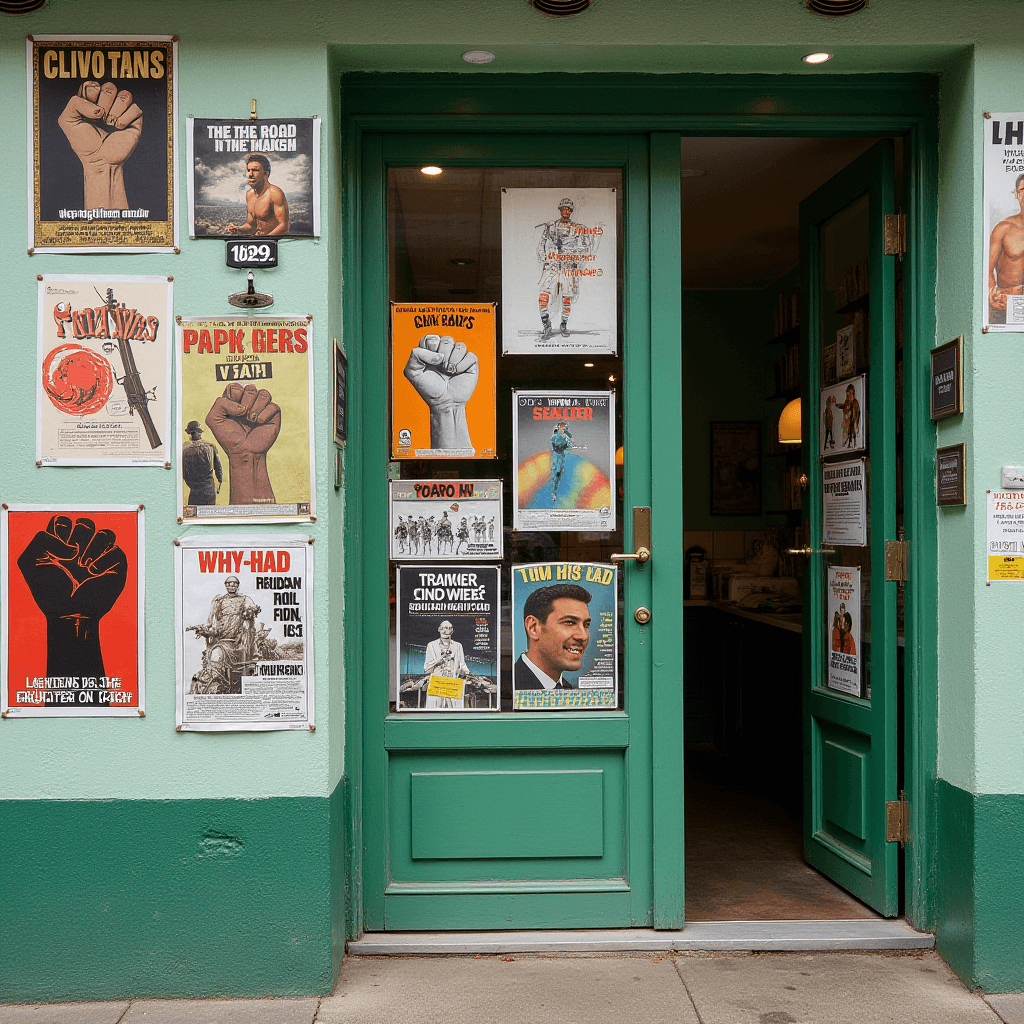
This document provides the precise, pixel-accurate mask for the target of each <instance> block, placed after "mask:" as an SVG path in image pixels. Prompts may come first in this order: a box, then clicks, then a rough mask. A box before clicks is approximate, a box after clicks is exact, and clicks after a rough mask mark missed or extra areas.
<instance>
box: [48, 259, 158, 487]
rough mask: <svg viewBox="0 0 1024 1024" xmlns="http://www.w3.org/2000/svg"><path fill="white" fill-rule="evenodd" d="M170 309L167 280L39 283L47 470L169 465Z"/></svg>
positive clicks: (55, 277)
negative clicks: (55, 468) (63, 467)
mask: <svg viewBox="0 0 1024 1024" xmlns="http://www.w3.org/2000/svg"><path fill="white" fill-rule="evenodd" d="M172 308H173V307H172V300H171V282H170V279H169V278H167V277H130V276H125V275H118V274H111V275H108V276H103V275H98V274H43V275H42V276H41V277H40V278H39V287H38V312H37V321H36V329H37V332H38V352H37V359H38V364H37V366H36V410H37V413H36V461H37V463H38V464H39V465H40V466H159V467H160V468H161V469H163V468H164V467H165V466H168V465H169V463H170V459H171V457H170V454H169V452H170V447H169V446H168V443H167V442H168V438H169V437H170V436H171V341H170V331H171V316H172Z"/></svg>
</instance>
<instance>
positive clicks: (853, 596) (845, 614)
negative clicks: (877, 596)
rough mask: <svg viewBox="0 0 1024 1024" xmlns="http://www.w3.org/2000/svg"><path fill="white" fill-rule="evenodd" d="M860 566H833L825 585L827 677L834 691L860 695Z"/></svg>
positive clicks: (829, 685) (855, 695)
mask: <svg viewBox="0 0 1024 1024" xmlns="http://www.w3.org/2000/svg"><path fill="white" fill-rule="evenodd" d="M860 602H861V592H860V567H859V566H846V565H830V566H829V567H828V584H827V586H826V629H825V636H826V638H827V639H828V645H829V651H828V680H827V685H828V687H829V688H830V689H832V690H839V691H841V692H842V693H849V694H852V695H853V696H854V697H859V696H861V654H860V642H861V636H860V623H861V615H860Z"/></svg>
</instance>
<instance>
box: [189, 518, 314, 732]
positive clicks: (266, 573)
mask: <svg viewBox="0 0 1024 1024" xmlns="http://www.w3.org/2000/svg"><path fill="white" fill-rule="evenodd" d="M175 543H176V547H175V549H174V584H175V586H174V623H175V639H176V647H177V668H178V672H177V713H176V724H177V727H178V729H179V730H180V731H185V732H227V731H237V730H242V731H246V732H253V731H256V732H265V731H270V730H280V729H309V728H311V727H312V726H313V725H314V700H313V697H314V692H313V619H312V613H313V595H312V590H313V545H312V544H310V543H309V540H308V538H306V537H289V536H286V535H283V534H273V535H268V536H260V535H253V534H244V535H239V536H220V537H218V536H210V535H206V536H202V537H182V538H181V539H180V540H179V541H176V542H175Z"/></svg>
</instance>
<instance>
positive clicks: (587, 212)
mask: <svg viewBox="0 0 1024 1024" xmlns="http://www.w3.org/2000/svg"><path fill="white" fill-rule="evenodd" d="M617 194H618V189H614V188H503V189H502V190H501V298H502V313H501V315H502V329H501V351H502V353H503V354H504V355H533V354H543V355H549V354H552V353H556V352H567V353H572V354H581V355H582V354H584V353H606V354H610V355H615V353H616V351H617V349H618V343H617V339H618V282H617V262H616V261H617V258H618V257H617V246H616V244H615V235H616V209H615V202H616V198H617Z"/></svg>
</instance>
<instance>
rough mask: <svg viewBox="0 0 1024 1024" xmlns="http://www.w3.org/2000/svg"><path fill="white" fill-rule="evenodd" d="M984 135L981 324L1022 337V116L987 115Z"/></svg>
mask: <svg viewBox="0 0 1024 1024" xmlns="http://www.w3.org/2000/svg"><path fill="white" fill-rule="evenodd" d="M984 125H985V127H984V132H985V200H984V202H985V237H986V238H987V239H988V258H987V261H986V268H985V281H984V292H985V305H984V317H985V319H984V323H985V328H986V329H987V330H992V331H1006V332H1017V333H1020V332H1024V113H1016V114H992V116H991V118H988V119H986V120H985V122H984Z"/></svg>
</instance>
